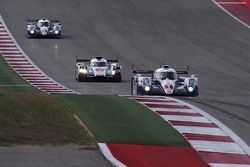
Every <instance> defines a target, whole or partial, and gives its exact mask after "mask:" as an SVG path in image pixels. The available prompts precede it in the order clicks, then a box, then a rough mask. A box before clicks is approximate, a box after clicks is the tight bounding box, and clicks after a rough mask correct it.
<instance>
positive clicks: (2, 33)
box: [0, 32, 9, 35]
mask: <svg viewBox="0 0 250 167" xmlns="http://www.w3.org/2000/svg"><path fill="white" fill-rule="evenodd" d="M0 35H9V34H8V33H7V32H0Z"/></svg>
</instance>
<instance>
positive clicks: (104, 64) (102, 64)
mask: <svg viewBox="0 0 250 167" xmlns="http://www.w3.org/2000/svg"><path fill="white" fill-rule="evenodd" d="M107 65H108V64H107V62H105V61H96V62H90V66H91V67H107Z"/></svg>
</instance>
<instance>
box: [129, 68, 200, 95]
mask: <svg viewBox="0 0 250 167" xmlns="http://www.w3.org/2000/svg"><path fill="white" fill-rule="evenodd" d="M131 94H132V95H183V96H198V94H199V93H198V78H197V77H196V76H195V75H191V76H190V77H188V70H185V71H176V70H175V69H173V68H169V66H168V65H162V66H161V67H160V68H158V69H156V70H155V71H145V70H134V71H133V76H132V79H131Z"/></svg>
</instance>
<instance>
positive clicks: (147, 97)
mask: <svg viewBox="0 0 250 167" xmlns="http://www.w3.org/2000/svg"><path fill="white" fill-rule="evenodd" d="M125 97H126V96H125ZM126 98H128V99H131V100H134V99H142V100H144V99H147V100H163V98H162V97H157V96H156V97H152V96H141V97H140V96H135V97H126Z"/></svg>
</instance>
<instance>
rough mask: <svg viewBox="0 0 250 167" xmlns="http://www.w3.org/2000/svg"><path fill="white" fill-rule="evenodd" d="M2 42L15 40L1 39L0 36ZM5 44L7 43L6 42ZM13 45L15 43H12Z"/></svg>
mask: <svg viewBox="0 0 250 167" xmlns="http://www.w3.org/2000/svg"><path fill="white" fill-rule="evenodd" d="M0 42H13V41H12V40H11V39H1V38H0ZM4 45H5V44H4ZM12 45H13V44H12Z"/></svg>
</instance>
